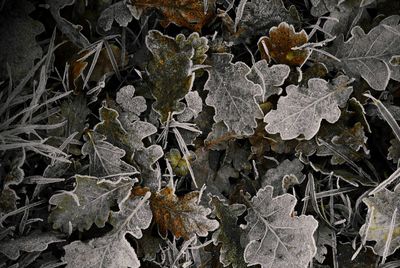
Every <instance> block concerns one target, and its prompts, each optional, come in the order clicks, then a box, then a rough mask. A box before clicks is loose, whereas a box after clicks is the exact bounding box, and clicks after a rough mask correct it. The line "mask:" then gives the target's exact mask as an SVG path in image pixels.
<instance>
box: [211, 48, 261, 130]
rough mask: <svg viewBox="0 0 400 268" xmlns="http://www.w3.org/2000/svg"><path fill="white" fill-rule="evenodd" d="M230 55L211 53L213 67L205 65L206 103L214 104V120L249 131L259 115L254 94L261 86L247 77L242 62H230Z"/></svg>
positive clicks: (247, 71)
mask: <svg viewBox="0 0 400 268" xmlns="http://www.w3.org/2000/svg"><path fill="white" fill-rule="evenodd" d="M232 59H233V55H232V54H227V53H220V54H213V55H212V57H211V61H212V66H213V68H211V69H208V70H207V72H208V73H209V77H208V80H207V82H206V84H205V85H204V89H205V90H208V91H209V93H208V95H207V98H206V104H207V105H209V106H212V107H214V109H215V115H214V121H215V122H221V121H223V122H224V123H225V125H226V126H227V127H228V131H233V132H235V133H236V134H238V135H252V134H253V133H254V128H256V127H257V122H256V119H257V118H261V117H262V116H263V113H262V110H261V108H260V106H259V105H258V103H257V102H256V100H255V97H256V96H258V95H261V94H262V89H261V86H259V85H257V84H254V83H253V82H252V81H250V80H249V79H248V78H247V75H248V74H249V73H250V68H249V67H248V66H247V65H246V64H245V63H244V62H240V61H238V62H235V63H232Z"/></svg>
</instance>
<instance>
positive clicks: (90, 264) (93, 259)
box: [63, 233, 140, 268]
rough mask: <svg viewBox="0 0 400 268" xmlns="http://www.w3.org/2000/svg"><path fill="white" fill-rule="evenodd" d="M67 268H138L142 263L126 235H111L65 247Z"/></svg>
mask: <svg viewBox="0 0 400 268" xmlns="http://www.w3.org/2000/svg"><path fill="white" fill-rule="evenodd" d="M64 250H65V256H64V258H63V260H64V261H65V262H67V268H76V267H85V268H128V267H129V268H137V267H140V262H139V260H138V258H137V256H136V253H135V250H134V249H133V248H132V246H131V245H130V244H129V242H128V241H127V240H126V238H125V236H124V234H120V233H117V234H111V235H105V236H102V237H99V238H95V239H92V240H90V241H89V242H87V243H85V242H82V241H74V242H72V243H71V244H69V245H66V246H64Z"/></svg>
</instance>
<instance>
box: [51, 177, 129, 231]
mask: <svg viewBox="0 0 400 268" xmlns="http://www.w3.org/2000/svg"><path fill="white" fill-rule="evenodd" d="M133 182H134V181H132V180H131V179H129V178H123V179H122V178H121V179H120V180H118V181H116V182H110V181H101V180H100V179H98V178H96V177H89V176H80V175H77V176H76V187H75V189H74V190H73V191H68V192H67V191H64V192H61V193H58V194H55V195H53V196H52V197H51V198H50V200H49V203H50V204H52V205H55V206H56V207H55V208H54V209H53V210H52V212H51V213H50V216H49V222H51V223H52V224H53V228H54V229H61V230H62V231H63V232H66V233H71V232H72V231H73V230H76V229H78V230H79V231H84V230H88V229H89V228H90V227H91V226H92V225H93V223H95V224H96V225H97V226H98V227H104V225H105V223H106V221H107V220H108V217H109V215H110V212H111V207H113V206H115V205H117V204H119V203H121V202H122V201H123V200H124V199H126V198H127V197H128V196H129V194H130V190H131V188H132V185H133Z"/></svg>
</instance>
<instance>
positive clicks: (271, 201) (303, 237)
mask: <svg viewBox="0 0 400 268" xmlns="http://www.w3.org/2000/svg"><path fill="white" fill-rule="evenodd" d="M272 192H273V188H272V187H271V186H266V187H264V188H261V189H260V190H259V191H258V192H257V195H256V196H254V197H253V198H252V199H251V204H252V206H251V209H250V210H249V214H248V215H247V216H246V217H245V219H246V221H247V225H246V226H245V227H244V228H245V230H247V231H248V234H247V239H248V241H249V242H248V244H247V246H246V248H245V251H244V258H245V261H246V262H247V263H248V264H250V265H254V264H260V265H261V267H263V268H272V267H274V268H275V267H276V268H281V267H282V268H283V267H304V268H305V267H308V264H309V262H310V261H311V260H312V258H313V257H314V255H315V253H316V250H317V248H316V246H315V241H314V237H313V235H314V232H315V231H316V229H317V226H318V221H316V220H315V219H314V218H313V217H312V216H305V215H302V216H300V217H298V216H292V214H293V210H294V207H295V205H296V202H297V200H296V198H295V197H294V196H292V195H289V194H283V195H280V196H277V197H275V198H273V197H272Z"/></svg>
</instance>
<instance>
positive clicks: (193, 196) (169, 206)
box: [150, 187, 219, 240]
mask: <svg viewBox="0 0 400 268" xmlns="http://www.w3.org/2000/svg"><path fill="white" fill-rule="evenodd" d="M198 199H199V192H197V191H195V192H190V193H187V194H185V195H184V196H179V197H178V196H176V195H175V193H174V190H173V189H172V188H170V187H166V188H164V189H162V190H160V191H159V192H157V193H154V194H152V196H151V198H150V206H151V210H152V212H153V217H154V220H155V222H156V223H157V224H158V228H159V231H160V233H161V235H163V236H166V234H167V231H168V230H169V231H170V232H171V233H172V234H173V235H174V236H175V237H176V238H179V237H183V238H184V239H186V240H187V239H189V238H191V237H192V236H193V235H196V234H197V235H198V236H207V235H208V232H211V231H214V230H216V229H217V228H218V227H219V224H218V221H216V220H210V219H208V218H207V215H209V214H210V213H211V209H209V208H205V207H203V206H201V205H199V204H198Z"/></svg>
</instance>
